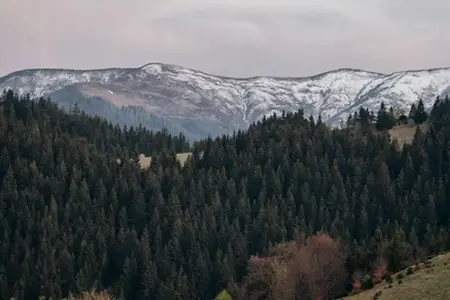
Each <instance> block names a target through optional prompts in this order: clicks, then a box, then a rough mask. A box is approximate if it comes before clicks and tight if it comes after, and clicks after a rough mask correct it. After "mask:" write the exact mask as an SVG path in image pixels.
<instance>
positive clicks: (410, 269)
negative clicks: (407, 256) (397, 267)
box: [406, 267, 414, 275]
mask: <svg viewBox="0 0 450 300" xmlns="http://www.w3.org/2000/svg"><path fill="white" fill-rule="evenodd" d="M413 273H414V270H413V268H412V267H408V269H406V275H411V274H413Z"/></svg>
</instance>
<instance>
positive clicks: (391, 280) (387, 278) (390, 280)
mask: <svg viewBox="0 0 450 300" xmlns="http://www.w3.org/2000/svg"><path fill="white" fill-rule="evenodd" d="M384 280H386V282H387V283H392V282H394V279H393V278H392V276H391V274H386V276H385V278H384Z"/></svg>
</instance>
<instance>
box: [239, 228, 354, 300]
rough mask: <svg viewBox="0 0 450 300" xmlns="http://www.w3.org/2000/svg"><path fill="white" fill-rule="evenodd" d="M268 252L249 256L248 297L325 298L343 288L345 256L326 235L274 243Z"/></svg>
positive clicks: (274, 298) (316, 299) (339, 247)
mask: <svg viewBox="0 0 450 300" xmlns="http://www.w3.org/2000/svg"><path fill="white" fill-rule="evenodd" d="M270 253H271V256H269V257H265V258H259V257H255V256H252V257H251V259H250V262H249V275H248V279H247V284H246V291H247V295H248V297H249V298H250V299H273V300H278V299H286V300H294V299H297V298H301V299H315V300H318V299H327V297H329V296H332V295H333V294H335V293H336V292H339V291H340V289H341V288H342V287H343V284H344V282H345V259H346V255H345V253H344V251H343V248H342V246H341V245H340V243H338V242H337V241H335V240H334V239H332V238H331V237H330V236H329V235H326V234H317V235H315V236H312V237H310V238H308V239H306V240H303V241H294V242H289V243H284V244H280V245H276V246H274V247H273V248H272V249H271V251H270Z"/></svg>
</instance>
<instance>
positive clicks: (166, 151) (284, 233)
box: [0, 91, 450, 300]
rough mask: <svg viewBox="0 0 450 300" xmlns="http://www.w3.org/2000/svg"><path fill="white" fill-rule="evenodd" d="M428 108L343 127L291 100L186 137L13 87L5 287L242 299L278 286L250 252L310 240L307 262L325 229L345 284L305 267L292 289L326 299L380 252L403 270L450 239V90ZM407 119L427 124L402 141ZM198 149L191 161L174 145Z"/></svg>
mask: <svg viewBox="0 0 450 300" xmlns="http://www.w3.org/2000/svg"><path fill="white" fill-rule="evenodd" d="M422 104H423V103H422ZM415 107H417V108H415ZM415 107H414V110H413V109H412V110H411V111H412V114H410V115H408V116H403V118H400V117H399V116H395V117H394V118H393V119H392V118H391V117H392V115H391V114H390V113H389V110H388V109H387V108H384V109H382V110H381V111H382V112H384V113H385V115H381V116H380V115H379V117H378V121H377V119H376V118H372V117H371V115H372V113H371V112H368V111H366V110H364V109H362V110H360V112H359V113H358V114H356V116H352V118H350V119H349V122H348V126H346V127H345V128H342V129H330V128H328V127H327V126H326V125H325V124H323V123H322V122H321V120H320V119H319V120H314V119H312V118H308V117H306V116H304V114H303V112H302V111H298V112H295V113H284V114H283V115H282V116H272V117H267V118H264V119H263V120H261V121H259V122H257V123H255V124H252V125H251V126H250V128H249V129H248V130H246V131H238V132H236V133H234V134H233V135H230V136H221V137H217V138H215V139H212V138H208V139H205V140H202V141H200V142H197V143H195V144H194V145H189V144H188V143H187V141H186V139H185V138H184V137H183V136H182V135H179V136H172V135H170V134H168V133H167V132H164V131H163V132H157V133H155V132H151V131H148V130H146V129H145V128H143V127H130V128H127V127H125V128H122V127H120V126H117V125H112V124H111V123H109V122H106V121H105V120H103V119H101V118H99V117H90V116H88V115H86V114H84V113H83V112H80V111H72V112H69V113H67V112H65V111H63V110H61V109H59V108H58V107H57V105H56V104H54V103H52V102H51V101H50V100H49V99H38V100H30V99H27V98H26V97H24V98H20V97H18V96H17V95H15V94H14V93H13V92H12V91H8V92H5V93H3V95H2V96H1V99H0V183H1V188H0V235H1V237H0V239H1V241H2V247H0V295H2V296H5V297H7V298H8V297H15V298H16V299H37V298H38V297H39V296H46V297H53V299H60V298H62V297H66V296H67V295H69V294H70V293H71V294H81V293H83V292H85V291H89V290H92V289H95V290H105V289H108V290H109V292H110V293H111V294H112V295H115V296H116V297H123V298H125V299H168V300H170V299H174V300H175V299H214V297H215V296H216V295H218V294H219V293H220V292H222V291H223V290H227V291H228V292H229V293H230V294H231V296H232V297H233V299H239V298H241V297H242V298H243V299H254V298H252V297H253V296H254V295H256V294H258V295H261V297H265V298H259V299H269V298H270V297H271V296H270V295H271V293H270V292H264V291H268V290H267V286H266V285H264V284H262V285H259V286H258V287H255V286H252V288H251V289H250V288H248V287H249V284H250V283H249V275H251V274H252V273H251V270H252V262H254V259H253V260H251V257H273V255H274V254H273V253H272V252H273V250H274V249H275V250H276V249H279V248H277V246H276V245H293V244H289V243H292V242H294V244H295V243H296V242H295V241H298V242H297V245H303V246H301V247H300V246H299V247H298V248H293V249H296V250H293V251H294V252H292V253H300V254H298V255H297V254H296V255H293V256H292V257H296V258H295V259H297V260H298V261H302V259H303V260H304V259H305V257H306V258H307V257H310V255H313V254H311V253H317V252H314V251H316V250H314V251H313V252H311V251H312V250H311V249H317V248H315V247H316V246H315V245H317V243H316V242H317V241H324V240H325V241H329V242H327V243H326V244H325V245H327V247H329V248H326V247H325V248H320V249H322V250H323V249H324V250H323V251H325V250H326V249H330V250H326V251H335V250H336V249H339V251H338V252H333V253H335V254H336V253H337V254H336V255H338V254H339V253H341V254H342V255H341V254H339V256H338V257H340V258H343V260H342V262H343V263H342V264H341V265H339V266H340V267H339V268H340V269H339V270H337V269H336V270H335V271H336V272H335V273H333V274H339V276H338V278H339V279H340V280H336V282H338V283H339V285H340V286H339V287H338V286H334V285H333V286H332V285H330V284H328V285H327V286H329V287H330V288H329V289H327V294H320V295H319V294H318V292H317V285H315V282H316V281H314V280H312V279H311V278H312V277H307V276H312V275H305V272H303V271H302V270H301V269H298V270H297V271H298V272H297V273H295V274H294V275H295V276H297V277H296V278H306V279H304V280H300V281H301V283H302V284H297V285H296V288H295V291H296V292H295V293H294V294H293V297H297V298H295V299H300V298H301V299H310V298H314V297H317V296H318V295H319V296H320V297H321V298H322V299H328V298H329V297H334V296H339V295H343V294H345V293H347V292H350V291H351V289H352V287H351V285H352V283H353V280H354V278H355V276H354V274H356V273H357V272H371V270H373V269H374V266H376V265H377V264H378V263H379V262H380V261H383V262H384V263H385V264H386V266H387V268H388V270H389V271H395V270H398V269H400V268H402V267H404V266H405V265H406V264H407V263H408V262H410V261H413V260H415V259H418V258H420V257H423V256H426V255H428V254H434V253H438V252H440V251H444V250H448V249H449V247H450V237H449V220H450V200H449V196H448V195H450V182H449V170H450V165H449V163H450V150H449V149H450V132H449V127H448V126H447V125H448V122H449V120H450V102H449V101H448V99H445V100H440V99H437V101H436V103H435V105H434V107H433V109H432V110H431V112H429V113H427V112H425V114H422V112H421V111H420V113H417V110H421V105H420V102H419V103H418V104H417V106H415ZM380 109H381V108H380ZM405 119H406V120H410V121H411V122H413V124H419V123H426V124H427V126H428V127H427V128H428V129H427V131H426V132H423V131H421V130H420V129H419V128H418V129H417V130H416V132H415V135H414V138H413V141H412V143H411V144H410V145H408V144H405V145H404V146H403V147H398V145H397V144H396V142H395V141H391V139H390V137H389V133H388V131H386V129H389V128H390V127H391V128H392V126H395V125H396V124H400V123H401V122H405ZM377 124H378V125H377ZM391 125H392V126H391ZM186 151H192V155H191V156H190V158H189V160H188V161H187V162H186V163H185V164H184V166H183V167H182V166H181V165H180V164H179V163H178V162H177V160H176V157H175V154H176V153H178V152H186ZM141 153H143V154H145V155H148V156H150V155H152V156H153V159H152V163H151V165H150V167H149V168H148V169H141V168H140V167H139V166H138V165H137V163H136V160H137V158H138V156H139V154H141ZM117 158H120V159H121V163H120V164H119V163H117ZM317 233H323V234H324V235H323V236H324V237H326V238H325V239H324V238H319V240H317V237H321V236H322V235H320V234H319V235H318V236H317V235H316V234H317ZM328 237H329V238H330V240H329V239H328ZM308 247H309V248H308ZM308 249H310V250H308ZM308 251H309V252H308ZM314 255H315V254H314ZM295 259H294V258H293V260H292V261H297V260H295ZM316 267H317V272H319V273H320V272H323V268H319V267H320V266H316ZM341 271H343V272H341ZM302 272H303V273H302ZM333 272H334V271H333ZM319 273H317V274H319ZM333 274H331V273H330V274H326V276H325V277H326V278H333V280H335V279H336V278H337V277H336V276H334V275H333ZM294 275H292V276H294ZM341 279H342V280H341ZM330 280H331V279H330ZM300 281H297V283H298V282H300ZM333 282H334V281H333ZM266 283H267V282H266ZM321 284H324V286H325V283H323V282H322V283H321ZM258 289H259V290H258ZM261 291H262V292H261ZM314 291H316V292H314ZM252 292H254V293H255V294H253V295H252Z"/></svg>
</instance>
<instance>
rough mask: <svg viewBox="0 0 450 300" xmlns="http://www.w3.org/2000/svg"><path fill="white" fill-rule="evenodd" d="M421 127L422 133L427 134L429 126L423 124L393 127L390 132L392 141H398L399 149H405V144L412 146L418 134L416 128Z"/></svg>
mask: <svg viewBox="0 0 450 300" xmlns="http://www.w3.org/2000/svg"><path fill="white" fill-rule="evenodd" d="M417 126H419V127H420V129H421V130H422V132H426V131H427V129H428V124H427V123H423V124H420V125H416V124H404V125H398V126H394V127H392V129H390V130H389V134H390V136H391V140H394V139H396V140H397V142H398V145H399V147H403V145H404V144H409V145H410V144H411V143H412V141H413V139H414V133H416V127H417Z"/></svg>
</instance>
